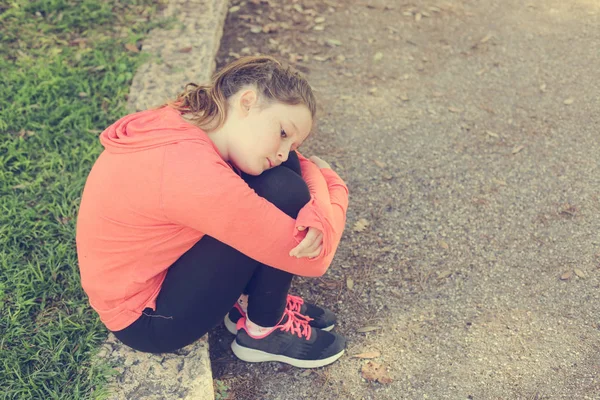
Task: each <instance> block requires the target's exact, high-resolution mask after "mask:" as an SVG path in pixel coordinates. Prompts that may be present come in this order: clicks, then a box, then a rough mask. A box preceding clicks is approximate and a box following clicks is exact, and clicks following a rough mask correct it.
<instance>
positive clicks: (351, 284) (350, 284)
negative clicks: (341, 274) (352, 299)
mask: <svg viewBox="0 0 600 400" xmlns="http://www.w3.org/2000/svg"><path fill="white" fill-rule="evenodd" d="M346 286H347V287H348V289H349V290H352V289H354V281H353V280H352V278H346Z"/></svg>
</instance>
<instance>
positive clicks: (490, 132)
mask: <svg viewBox="0 0 600 400" xmlns="http://www.w3.org/2000/svg"><path fill="white" fill-rule="evenodd" d="M485 133H487V134H488V135H489V136H491V137H493V138H498V137H500V136H498V134H497V133H494V132H492V131H485Z"/></svg>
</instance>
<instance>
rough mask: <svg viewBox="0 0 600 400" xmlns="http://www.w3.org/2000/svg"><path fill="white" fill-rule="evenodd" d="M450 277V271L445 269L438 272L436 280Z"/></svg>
mask: <svg viewBox="0 0 600 400" xmlns="http://www.w3.org/2000/svg"><path fill="white" fill-rule="evenodd" d="M450 275H452V271H450V270H449V269H447V270H445V271H441V272H438V274H437V277H438V279H446V278H447V277H449V276H450Z"/></svg>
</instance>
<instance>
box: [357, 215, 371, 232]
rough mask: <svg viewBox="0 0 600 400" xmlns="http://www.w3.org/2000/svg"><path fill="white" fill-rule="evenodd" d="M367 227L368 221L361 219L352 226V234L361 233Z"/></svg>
mask: <svg viewBox="0 0 600 400" xmlns="http://www.w3.org/2000/svg"><path fill="white" fill-rule="evenodd" d="M367 226H369V221H367V220H366V219H364V218H361V219H359V220H358V221H356V223H355V224H354V232H362V231H364V230H365V229H367Z"/></svg>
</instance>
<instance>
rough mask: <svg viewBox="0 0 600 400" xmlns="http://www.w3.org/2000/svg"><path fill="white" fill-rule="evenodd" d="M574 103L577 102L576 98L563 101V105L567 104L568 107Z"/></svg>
mask: <svg viewBox="0 0 600 400" xmlns="http://www.w3.org/2000/svg"><path fill="white" fill-rule="evenodd" d="M574 101H575V99H574V98H572V97H569V98H568V99H566V100H565V101H563V104H566V105H567V106H568V105H571V104H573V102H574Z"/></svg>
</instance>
